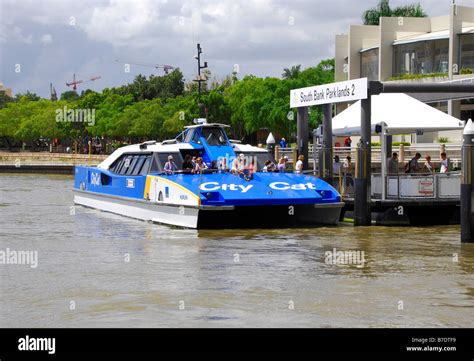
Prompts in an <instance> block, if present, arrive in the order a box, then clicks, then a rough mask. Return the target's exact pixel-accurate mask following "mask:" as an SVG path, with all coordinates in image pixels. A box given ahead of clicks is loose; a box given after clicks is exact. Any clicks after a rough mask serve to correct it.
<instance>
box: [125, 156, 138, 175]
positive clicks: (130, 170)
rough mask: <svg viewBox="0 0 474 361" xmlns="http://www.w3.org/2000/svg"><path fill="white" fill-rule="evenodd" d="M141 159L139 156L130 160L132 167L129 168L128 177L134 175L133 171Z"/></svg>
mask: <svg viewBox="0 0 474 361" xmlns="http://www.w3.org/2000/svg"><path fill="white" fill-rule="evenodd" d="M139 157H140V156H139V155H135V156H133V157H131V158H130V166H129V167H128V169H127V172H126V173H125V174H126V175H133V169H134V168H135V165H136V164H137V161H138V158H139Z"/></svg>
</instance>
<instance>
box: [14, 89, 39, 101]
mask: <svg viewBox="0 0 474 361" xmlns="http://www.w3.org/2000/svg"><path fill="white" fill-rule="evenodd" d="M22 98H26V99H28V100H31V101H37V100H40V99H41V97H40V96H38V95H37V94H36V93H30V91H29V90H27V91H26V93H23V94H22V93H18V94H17V95H16V96H15V100H20V99H22Z"/></svg>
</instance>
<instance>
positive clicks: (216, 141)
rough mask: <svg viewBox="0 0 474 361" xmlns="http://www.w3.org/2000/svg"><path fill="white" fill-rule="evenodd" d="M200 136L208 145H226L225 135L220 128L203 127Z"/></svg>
mask: <svg viewBox="0 0 474 361" xmlns="http://www.w3.org/2000/svg"><path fill="white" fill-rule="evenodd" d="M201 132H202V136H203V137H204V139H205V140H206V143H207V144H208V145H211V146H212V145H218V146H219V145H227V144H228V143H227V137H226V135H225V134H224V132H223V130H222V129H221V128H216V127H203V128H202V129H201Z"/></svg>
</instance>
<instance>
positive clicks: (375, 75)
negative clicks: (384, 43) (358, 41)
mask: <svg viewBox="0 0 474 361" xmlns="http://www.w3.org/2000/svg"><path fill="white" fill-rule="evenodd" d="M360 76H361V78H367V79H368V80H379V48H374V49H368V50H365V51H362V52H361V53H360Z"/></svg>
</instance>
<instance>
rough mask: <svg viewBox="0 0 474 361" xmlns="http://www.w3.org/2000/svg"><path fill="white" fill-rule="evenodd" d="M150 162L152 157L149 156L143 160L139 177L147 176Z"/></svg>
mask: <svg viewBox="0 0 474 361" xmlns="http://www.w3.org/2000/svg"><path fill="white" fill-rule="evenodd" d="M151 160H152V155H149V156H147V157H146V158H145V161H144V162H143V166H142V168H141V169H140V175H147V174H148V170H149V169H150V163H151Z"/></svg>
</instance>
